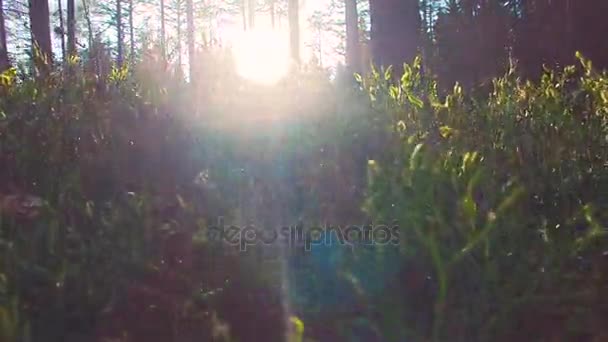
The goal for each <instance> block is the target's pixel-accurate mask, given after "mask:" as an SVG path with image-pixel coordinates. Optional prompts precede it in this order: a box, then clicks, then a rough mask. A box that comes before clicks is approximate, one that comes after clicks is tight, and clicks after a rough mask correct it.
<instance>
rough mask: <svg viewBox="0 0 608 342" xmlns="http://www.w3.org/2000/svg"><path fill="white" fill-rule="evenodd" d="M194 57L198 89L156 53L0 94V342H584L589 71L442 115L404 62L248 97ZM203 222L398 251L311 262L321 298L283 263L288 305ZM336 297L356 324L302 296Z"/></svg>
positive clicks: (588, 328) (28, 82)
mask: <svg viewBox="0 0 608 342" xmlns="http://www.w3.org/2000/svg"><path fill="white" fill-rule="evenodd" d="M206 58H208V60H206V62H207V63H208V64H207V65H208V66H210V67H209V68H208V69H203V70H200V73H201V75H204V77H202V79H204V82H202V81H200V82H196V83H195V84H194V85H193V84H188V83H186V82H184V81H183V79H181V77H180V75H179V74H178V73H174V72H172V71H171V70H170V69H169V68H167V66H166V64H165V63H163V62H161V61H160V60H158V59H155V58H154V56H150V57H148V58H146V59H144V60H143V61H141V62H139V63H136V64H135V65H131V66H129V68H128V69H127V68H124V69H118V68H113V69H112V68H108V69H107V70H105V72H106V73H105V74H104V73H93V72H91V71H87V70H89V69H90V68H89V66H87V65H85V66H84V68H83V69H82V70H80V69H79V68H78V67H76V65H74V66H73V68H71V70H70V73H69V74H67V73H66V72H64V71H61V70H53V71H50V72H49V74H48V75H46V76H44V77H38V78H37V79H30V78H27V77H23V76H21V74H20V73H18V72H16V71H15V70H14V69H11V70H9V71H8V72H7V73H5V74H3V75H1V76H0V81H1V83H0V94H1V95H2V96H1V97H0V165H2V168H1V169H0V334H1V335H0V339H2V340H3V341H4V340H7V341H13V340H14V341H64V340H67V339H69V338H73V339H78V338H79V336H91V338H92V339H94V338H97V339H101V338H121V339H123V340H127V339H128V340H129V341H152V340H151V337H150V336H154V338H157V340H158V341H182V340H187V339H188V338H193V336H195V337H197V338H199V339H203V340H211V339H212V338H213V336H216V337H217V338H219V336H222V337H221V338H223V339H225V340H230V338H232V340H235V341H244V340H249V339H250V338H251V336H253V335H252V334H258V335H255V336H256V337H259V339H261V338H262V337H263V338H264V340H268V341H279V340H282V339H284V338H285V336H286V335H285V334H286V333H289V335H287V336H289V338H291V339H293V340H296V341H300V340H302V341H306V340H307V338H317V339H320V340H323V339H324V338H325V339H328V338H333V339H334V340H352V339H354V338H355V337H356V336H357V335H360V334H364V333H368V334H375V335H374V336H376V337H377V338H380V339H382V340H387V341H403V340H413V341H428V340H435V341H445V340H450V341H485V340H501V341H502V340H505V341H507V340H509V341H510V340H529V339H534V340H547V339H549V338H551V337H553V336H555V335H557V336H562V337H565V338H567V339H568V340H581V339H583V338H586V337H587V336H601V334H602V333H603V332H604V330H605V329H604V328H602V327H601V324H600V323H602V322H604V321H605V319H606V317H605V314H604V313H603V312H605V311H604V310H605V308H606V306H607V305H608V303H606V301H605V299H604V297H605V296H603V291H602V290H603V289H604V287H605V284H606V278H605V277H606V276H605V274H608V273H607V272H606V271H607V269H606V267H607V266H608V263H607V262H606V261H605V238H606V225H607V222H608V216H606V213H608V210H607V209H608V207H607V205H608V203H607V202H606V198H607V197H606V196H607V193H606V191H607V189H608V171H607V166H606V165H608V164H607V163H608V148H607V147H608V146H607V145H608V75H606V74H599V73H597V72H596V71H595V70H594V69H593V68H592V65H591V63H590V62H589V61H587V60H585V59H584V58H582V57H581V56H579V59H580V61H581V63H580V66H578V67H576V66H570V67H566V68H564V69H563V70H560V71H551V70H546V72H545V73H544V74H543V76H542V77H541V78H540V80H539V81H538V82H537V83H532V82H527V81H523V80H521V79H519V78H518V77H517V73H516V72H515V70H510V71H509V72H508V73H507V74H506V75H505V76H503V77H501V78H497V79H495V80H493V82H492V89H491V90H490V91H489V93H488V94H486V95H485V96H472V95H470V94H467V93H465V91H464V90H463V88H462V87H461V86H460V85H458V84H457V85H455V86H454V87H453V90H452V91H451V92H449V93H448V94H440V92H439V91H438V86H437V84H436V82H435V80H434V79H433V78H431V77H429V76H428V75H426V74H425V73H424V72H423V70H422V61H421V60H420V59H416V60H415V61H414V62H413V63H412V64H410V65H407V64H406V65H404V67H403V74H402V75H400V77H395V76H396V75H394V74H393V72H392V69H391V68H388V69H380V70H377V69H372V72H371V75H368V76H359V77H358V80H359V81H360V82H359V83H358V84H357V85H354V84H353V83H352V81H353V80H351V79H349V78H338V79H337V80H336V81H329V80H328V77H327V75H326V74H325V73H324V72H323V71H322V70H318V69H315V68H311V69H310V70H307V71H303V72H294V73H293V74H291V75H289V76H288V77H286V79H285V80H283V81H282V83H281V84H279V85H277V86H274V87H272V86H269V87H262V86H259V85H254V84H250V83H248V82H246V81H244V80H242V79H240V78H239V77H238V76H236V75H235V74H234V72H233V69H232V68H233V66H231V65H230V63H228V62H226V61H225V60H224V59H223V58H222V57H219V58H217V56H216V57H214V56H212V55H210V56H206ZM102 62H103V61H101V62H100V61H97V62H95V61H93V62H91V63H100V64H103V63H102ZM87 63H88V62H87ZM211 66H212V67H211ZM95 70H97V69H95ZM270 114H273V115H270ZM362 207H363V209H364V210H365V212H362V211H361V208H362ZM219 216H222V217H224V218H226V219H231V220H234V221H236V222H238V223H240V222H241V221H245V220H247V219H248V218H254V219H256V220H258V221H259V222H261V223H263V224H275V223H276V222H278V221H280V224H284V223H285V222H289V223H293V222H294V221H303V222H304V223H305V225H306V226H311V224H318V223H330V224H352V223H364V221H368V220H369V221H372V222H385V223H388V222H393V221H396V222H397V223H398V224H399V226H400V237H401V238H400V245H399V246H397V247H398V248H394V249H392V250H391V249H390V248H388V247H387V248H377V249H374V248H369V249H367V248H361V249H359V248H355V249H354V250H353V251H349V252H347V253H346V252H345V253H344V254H343V255H339V256H338V257H336V255H335V254H334V255H330V256H329V257H328V258H327V259H331V262H332V263H334V264H335V265H337V266H335V267H336V269H329V270H330V271H329V272H330V273H331V272H335V273H336V274H335V279H334V278H331V279H332V280H328V279H330V278H329V275H328V274H324V273H323V272H328V269H327V268H321V267H319V266H318V265H315V261H314V260H312V259H307V258H308V256H306V255H304V256H302V255H299V254H298V253H299V252H298V251H292V253H290V255H289V261H293V260H300V261H303V262H302V263H301V264H298V265H300V266H301V267H300V266H298V268H296V269H294V270H291V272H292V273H297V272H300V274H299V275H298V274H296V275H295V276H294V277H295V278H296V279H298V280H301V279H304V280H306V281H307V282H304V283H303V282H302V281H294V282H293V283H291V284H290V289H288V290H291V291H293V292H294V293H290V294H289V296H287V297H288V298H287V297H284V293H283V292H282V291H283V290H279V288H280V286H277V285H284V284H283V282H284V281H285V280H284V276H287V275H285V274H280V272H277V271H280V270H277V263H276V262H275V263H272V262H268V263H267V262H266V261H260V260H258V259H257V258H253V257H252V256H255V253H256V252H259V250H258V249H256V248H254V249H255V251H253V252H252V253H245V254H243V253H241V254H238V253H236V251H234V250H233V249H231V248H225V247H223V246H219V245H216V244H213V243H211V241H210V240H209V239H208V237H207V235H206V233H207V230H206V229H207V227H208V226H209V225H211V224H213V223H215V222H216V220H217V218H218V217H219ZM239 220H240V221H239ZM336 250H337V249H336ZM300 254H301V253H300ZM312 254H313V255H314V252H313V253H312ZM298 258H299V259H298ZM322 258H324V257H323V256H322ZM337 260H339V262H338V261H337ZM279 261H282V260H279ZM302 265H304V266H302ZM395 269H397V270H398V271H399V272H392V271H391V270H395ZM383 271H386V272H383ZM374 272H375V273H374ZM277 274H278V275H277ZM291 275H292V274H290V276H291ZM298 277H300V278H298ZM302 277H303V278H302ZM376 278H382V279H376ZM332 286H334V287H335V286H338V287H339V289H338V290H340V291H339V292H335V293H340V294H341V295H340V297H342V294H344V298H349V299H348V300H345V301H346V302H347V303H348V304H350V305H352V306H353V307H352V308H351V307H346V308H345V307H344V305H333V304H331V305H324V303H323V300H326V299H321V300H319V299H318V298H324V297H323V292H324V291H326V290H327V289H331V288H332ZM307 291H308V292H313V295H312V296H313V297H315V296H316V299H315V298H313V299H312V300H310V299H309V298H303V297H305V296H307V295H308V294H307V293H306V292H307ZM285 300H290V301H291V302H290V303H284V301H285ZM315 300H316V302H315ZM286 304H287V305H286ZM285 306H289V307H291V308H292V309H293V313H292V312H289V313H285V312H284V308H285ZM240 308H244V309H240ZM292 314H293V315H294V316H293V317H294V318H293V319H291V320H289V319H287V318H288V317H290V315H292ZM296 316H297V318H295V317H296ZM304 325H305V326H306V329H305V330H304V331H302V329H303V327H304ZM324 329H325V330H324ZM327 330H329V331H330V333H331V334H333V335H325V336H324V335H323V331H327ZM328 336H329V337H328ZM359 337H360V338H361V339H364V338H366V337H363V335H361V336H359ZM370 338H371V337H370Z"/></svg>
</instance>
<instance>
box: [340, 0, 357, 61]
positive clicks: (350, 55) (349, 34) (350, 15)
mask: <svg viewBox="0 0 608 342" xmlns="http://www.w3.org/2000/svg"><path fill="white" fill-rule="evenodd" d="M344 5H345V11H344V12H345V17H346V18H345V19H346V65H347V66H348V67H349V69H350V71H351V72H360V70H361V51H360V44H359V15H358V12H357V0H345V4H344Z"/></svg>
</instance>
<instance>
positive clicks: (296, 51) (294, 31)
mask: <svg viewBox="0 0 608 342" xmlns="http://www.w3.org/2000/svg"><path fill="white" fill-rule="evenodd" d="M287 1H288V4H287V6H288V7H287V15H288V17H289V51H290V56H291V59H292V61H293V62H294V63H296V64H300V13H299V12H300V4H299V3H298V0H287Z"/></svg>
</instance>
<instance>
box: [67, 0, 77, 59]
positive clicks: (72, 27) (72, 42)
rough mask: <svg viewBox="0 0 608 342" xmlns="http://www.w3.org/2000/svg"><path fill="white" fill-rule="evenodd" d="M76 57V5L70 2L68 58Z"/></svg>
mask: <svg viewBox="0 0 608 342" xmlns="http://www.w3.org/2000/svg"><path fill="white" fill-rule="evenodd" d="M75 55H76V4H75V3H74V0H68V56H70V57H71V56H75Z"/></svg>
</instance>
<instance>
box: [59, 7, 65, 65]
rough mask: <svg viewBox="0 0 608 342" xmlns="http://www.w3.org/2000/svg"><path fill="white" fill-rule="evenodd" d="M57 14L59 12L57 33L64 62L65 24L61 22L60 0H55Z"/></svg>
mask: <svg viewBox="0 0 608 342" xmlns="http://www.w3.org/2000/svg"><path fill="white" fill-rule="evenodd" d="M57 14H59V33H60V35H61V36H60V37H61V60H62V61H64V63H65V61H66V58H65V56H66V54H65V25H64V24H63V5H62V4H61V0H57Z"/></svg>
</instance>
